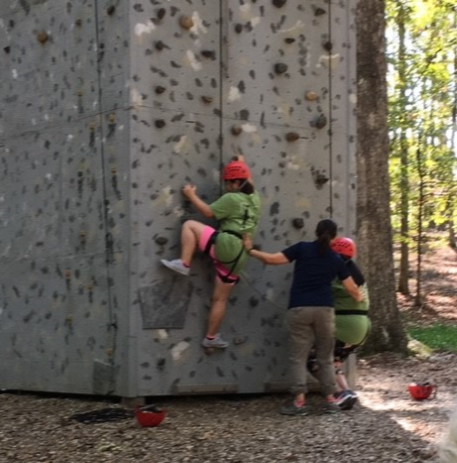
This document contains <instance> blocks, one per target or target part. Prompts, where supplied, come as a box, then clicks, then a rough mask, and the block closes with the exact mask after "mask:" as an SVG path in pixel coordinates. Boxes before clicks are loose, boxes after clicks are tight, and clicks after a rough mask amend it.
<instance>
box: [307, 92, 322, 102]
mask: <svg viewBox="0 0 457 463" xmlns="http://www.w3.org/2000/svg"><path fill="white" fill-rule="evenodd" d="M318 98H319V95H318V94H317V93H316V92H312V91H308V92H306V93H305V100H307V101H316V100H317V99H318Z"/></svg>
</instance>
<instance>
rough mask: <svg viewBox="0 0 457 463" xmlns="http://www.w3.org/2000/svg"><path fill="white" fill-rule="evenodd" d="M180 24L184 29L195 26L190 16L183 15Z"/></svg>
mask: <svg viewBox="0 0 457 463" xmlns="http://www.w3.org/2000/svg"><path fill="white" fill-rule="evenodd" d="M179 24H180V25H181V27H182V28H183V29H192V27H194V20H193V19H192V18H191V17H190V16H181V18H180V19H179Z"/></svg>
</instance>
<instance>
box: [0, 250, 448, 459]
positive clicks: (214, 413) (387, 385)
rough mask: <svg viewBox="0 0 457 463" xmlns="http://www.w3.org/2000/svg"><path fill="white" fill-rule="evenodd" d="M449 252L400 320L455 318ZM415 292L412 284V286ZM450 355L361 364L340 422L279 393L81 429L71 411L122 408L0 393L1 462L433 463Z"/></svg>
mask: <svg viewBox="0 0 457 463" xmlns="http://www.w3.org/2000/svg"><path fill="white" fill-rule="evenodd" d="M456 264H457V254H456V253H455V252H454V251H453V250H452V249H450V248H445V247H444V248H441V249H438V250H435V251H433V252H431V253H430V254H428V255H427V257H426V260H425V262H424V270H425V273H424V293H425V294H427V297H426V301H425V302H426V304H425V305H424V306H423V307H422V309H420V310H419V309H417V308H414V307H413V304H412V300H409V299H408V298H405V297H401V296H398V302H399V305H400V307H401V310H402V313H403V314H404V316H405V319H407V320H409V321H415V322H416V323H424V324H426V323H430V322H433V321H438V320H439V321H443V322H446V323H455V322H456V318H457V312H456V310H455V308H456V299H457V265H456ZM411 289H413V286H411ZM456 368H457V355H455V354H449V353H446V352H438V353H435V354H434V355H432V356H431V357H430V358H428V359H426V360H420V359H418V358H414V357H410V358H407V359H403V358H399V357H398V356H395V355H392V354H389V355H387V354H385V355H378V356H374V357H370V358H363V359H359V370H358V382H357V392H358V393H359V397H360V403H359V404H357V405H356V406H355V408H354V409H353V410H351V411H347V412H342V413H340V414H338V415H325V414H322V413H321V412H320V404H321V402H320V400H321V399H320V397H319V396H317V395H316V396H312V397H311V405H312V407H313V412H312V413H311V415H309V416H307V417H285V416H282V415H280V414H278V408H279V407H280V405H281V404H282V403H283V402H284V400H285V399H286V396H284V395H262V396H257V395H256V396H252V395H250V396H234V397H230V396H221V397H189V398H166V399H165V400H164V401H163V405H164V406H165V407H166V409H167V411H168V415H167V417H166V419H165V421H164V422H163V423H162V424H161V425H160V426H159V427H157V428H141V427H140V426H139V425H138V424H137V422H136V421H135V419H134V417H133V416H131V415H129V416H128V417H127V418H125V419H123V420H120V421H115V422H107V423H92V424H84V423H80V422H77V421H76V420H74V419H72V416H73V414H75V413H83V412H88V411H94V410H98V411H99V410H101V409H103V408H107V407H108V408H110V409H112V408H115V409H121V410H122V407H121V405H120V404H116V403H113V402H105V401H100V400H96V399H93V398H77V397H76V398H75V397H53V396H49V395H47V396H38V395H33V394H18V393H11V392H8V391H5V392H4V393H2V394H0V413H1V426H0V463H16V462H25V463H35V462H44V463H86V462H87V463H89V462H90V463H104V462H110V463H128V462H149V463H173V462H195V463H205V462H208V463H219V462H220V463H225V462H237V463H244V462H268V463H273V462H299V463H308V462H309V463H325V462H338V463H357V462H364V463H365V462H370V461H376V462H377V463H392V462H416V463H418V462H430V461H437V456H436V446H437V444H438V443H439V441H440V439H441V436H442V434H443V432H444V431H445V429H446V426H447V421H448V419H449V414H450V413H451V411H452V410H453V409H454V408H455V406H456V403H455V402H456V394H455V393H456V389H457V371H456ZM426 380H430V381H434V382H436V384H437V396H436V397H435V398H434V399H432V400H427V401H423V402H416V401H413V400H412V399H411V398H410V396H409V394H408V392H407V385H408V383H410V382H412V381H426Z"/></svg>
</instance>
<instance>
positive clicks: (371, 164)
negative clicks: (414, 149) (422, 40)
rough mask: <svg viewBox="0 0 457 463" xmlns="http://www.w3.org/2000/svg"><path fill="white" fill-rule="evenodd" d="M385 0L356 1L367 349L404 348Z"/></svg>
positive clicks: (360, 217) (359, 203)
mask: <svg viewBox="0 0 457 463" xmlns="http://www.w3.org/2000/svg"><path fill="white" fill-rule="evenodd" d="M384 34H385V0H360V1H359V2H358V4H357V61H358V63H357V74H358V75H357V82H358V89H357V101H358V107H357V110H358V129H357V175H358V193H357V225H358V227H357V229H358V245H359V254H358V262H359V263H360V265H361V267H362V269H363V270H364V272H365V275H366V278H367V282H368V286H369V291H370V301H371V310H370V317H371V319H372V331H371V334H370V337H369V339H368V341H367V344H366V350H367V351H368V352H382V351H397V352H403V353H404V352H406V336H405V331H404V329H403V325H402V323H401V319H400V314H399V311H398V308H397V302H396V295H395V275H394V265H393V247H392V227H391V223H390V207H389V200H390V194H389V186H390V185H389V171H388V151H389V139H388V130H387V84H386V56H385V52H386V40H385V35H384Z"/></svg>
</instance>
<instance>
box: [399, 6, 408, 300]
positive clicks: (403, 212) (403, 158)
mask: <svg viewBox="0 0 457 463" xmlns="http://www.w3.org/2000/svg"><path fill="white" fill-rule="evenodd" d="M396 22H397V26H398V41H399V49H398V78H399V81H400V100H399V101H400V105H401V106H402V107H403V109H404V110H403V111H402V116H401V121H400V165H401V169H400V190H401V192H400V195H401V197H400V216H401V229H400V236H401V241H400V272H399V275H398V291H399V292H400V293H402V294H405V295H409V285H408V282H409V178H408V175H409V173H408V170H409V169H408V168H409V162H408V154H409V143H408V140H407V138H406V131H407V128H408V121H407V120H406V114H407V111H406V109H405V107H406V103H407V97H406V45H405V35H406V31H405V10H404V6H403V4H400V5H399V6H398V15H397V18H396Z"/></svg>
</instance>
